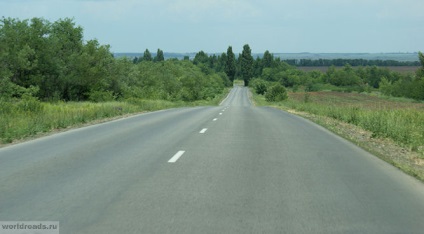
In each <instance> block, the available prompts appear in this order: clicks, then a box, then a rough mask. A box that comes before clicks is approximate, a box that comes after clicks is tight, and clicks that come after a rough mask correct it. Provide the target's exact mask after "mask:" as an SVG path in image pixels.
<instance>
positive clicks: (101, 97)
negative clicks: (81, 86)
mask: <svg viewBox="0 0 424 234" xmlns="http://www.w3.org/2000/svg"><path fill="white" fill-rule="evenodd" d="M88 100H89V101H91V102H109V101H113V100H115V96H114V95H113V92H112V91H100V90H93V91H91V92H90V93H89V95H88Z"/></svg>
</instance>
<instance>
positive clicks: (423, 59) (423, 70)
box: [417, 52, 424, 78]
mask: <svg viewBox="0 0 424 234" xmlns="http://www.w3.org/2000/svg"><path fill="white" fill-rule="evenodd" d="M418 59H419V60H420V63H421V67H420V68H419V69H418V71H417V76H418V77H421V78H424V54H423V53H421V52H418Z"/></svg>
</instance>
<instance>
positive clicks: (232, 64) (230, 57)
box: [225, 46, 236, 82]
mask: <svg viewBox="0 0 424 234" xmlns="http://www.w3.org/2000/svg"><path fill="white" fill-rule="evenodd" d="M226 58H227V61H226V64H225V73H226V74H227V76H228V78H229V79H230V80H231V82H232V81H234V77H235V76H236V56H235V55H234V53H233V48H232V47H231V46H229V47H228V49H227V56H226Z"/></svg>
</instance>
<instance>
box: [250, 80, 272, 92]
mask: <svg viewBox="0 0 424 234" xmlns="http://www.w3.org/2000/svg"><path fill="white" fill-rule="evenodd" d="M250 84H251V86H252V87H253V88H254V89H255V92H256V93H257V94H260V95H264V94H265V93H266V91H267V89H268V88H267V86H266V81H264V80H261V79H254V80H253V81H252V82H250Z"/></svg>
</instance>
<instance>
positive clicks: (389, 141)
mask: <svg viewBox="0 0 424 234" xmlns="http://www.w3.org/2000/svg"><path fill="white" fill-rule="evenodd" d="M254 99H255V102H256V103H257V104H259V105H270V106H274V107H277V108H281V109H284V110H286V111H289V112H292V113H295V114H298V115H301V116H304V117H306V118H309V119H311V120H313V121H315V122H317V123H319V124H321V125H323V126H325V127H327V128H329V129H330V130H332V131H334V132H335V133H337V134H339V135H341V136H343V137H345V138H347V139H349V140H351V141H353V142H355V143H356V144H358V145H360V146H361V147H364V148H365V149H367V150H369V151H370V152H372V153H374V154H375V155H377V156H379V157H380V158H382V159H383V160H385V161H387V162H389V163H391V164H393V165H395V166H396V167H398V168H400V169H402V170H404V171H405V172H407V173H409V174H411V175H413V176H416V177H417V178H420V179H421V180H424V103H423V102H414V101H412V100H410V99H404V98H388V97H381V96H378V95H377V94H373V95H372V94H359V93H342V92H310V93H303V92H298V93H293V92H291V93H289V99H288V100H285V101H283V102H278V103H268V102H266V101H265V99H264V97H263V96H262V95H257V94H255V95H254Z"/></svg>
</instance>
